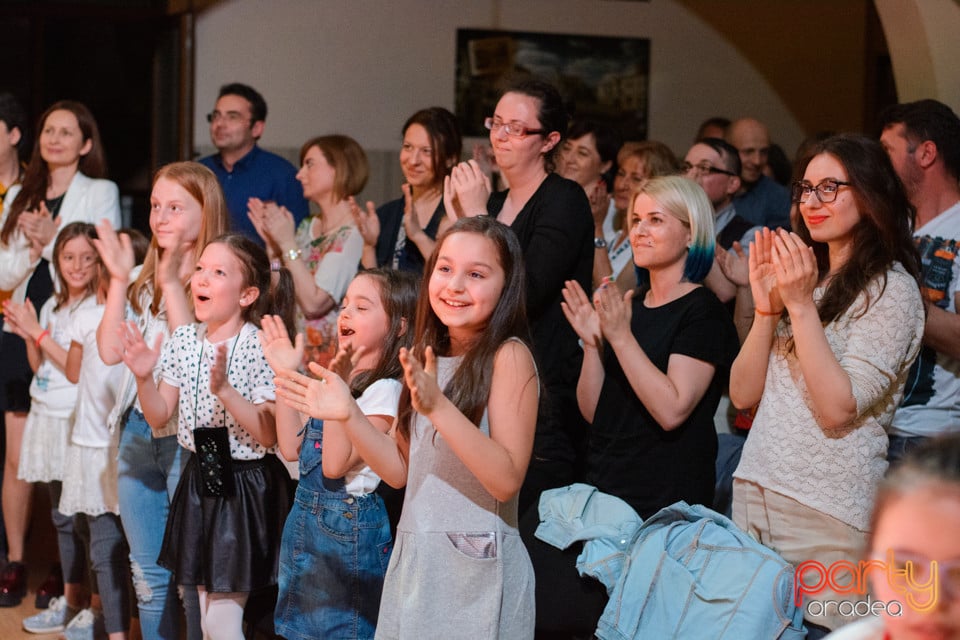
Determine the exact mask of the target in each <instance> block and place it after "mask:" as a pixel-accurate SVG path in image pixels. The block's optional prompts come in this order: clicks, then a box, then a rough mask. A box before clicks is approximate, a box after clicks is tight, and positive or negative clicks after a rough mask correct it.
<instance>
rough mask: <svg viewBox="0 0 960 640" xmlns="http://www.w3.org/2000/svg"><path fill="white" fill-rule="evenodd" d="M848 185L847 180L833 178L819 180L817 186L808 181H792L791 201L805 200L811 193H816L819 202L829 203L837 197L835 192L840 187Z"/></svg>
mask: <svg viewBox="0 0 960 640" xmlns="http://www.w3.org/2000/svg"><path fill="white" fill-rule="evenodd" d="M849 186H850V183H849V182H844V181H843V180H834V179H833V178H827V179H826V180H821V181H820V184H818V185H817V186H813V185H812V184H810V183H809V182H794V183H793V201H794V202H801V203H802V202H806V201H807V200H809V199H810V194H811V193H816V194H817V199H818V200H820V202H821V203H823V204H830V203H831V202H833V201H834V200H836V199H837V192H838V191H840V187H849Z"/></svg>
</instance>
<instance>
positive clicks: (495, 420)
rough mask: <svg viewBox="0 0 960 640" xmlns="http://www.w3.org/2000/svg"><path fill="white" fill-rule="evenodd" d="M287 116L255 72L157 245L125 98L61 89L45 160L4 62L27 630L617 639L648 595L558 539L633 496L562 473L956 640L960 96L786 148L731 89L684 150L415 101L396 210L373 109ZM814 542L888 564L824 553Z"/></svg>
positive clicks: (8, 387)
mask: <svg viewBox="0 0 960 640" xmlns="http://www.w3.org/2000/svg"><path fill="white" fill-rule="evenodd" d="M266 118H267V105H266V102H265V100H264V99H263V97H262V96H261V95H260V94H259V93H258V92H257V91H256V90H254V89H253V88H251V87H249V86H246V85H243V84H238V83H233V84H227V85H224V86H223V87H222V88H221V90H220V94H219V96H218V98H217V100H216V104H215V106H214V108H213V111H211V113H210V114H209V115H208V121H209V123H210V136H211V140H212V141H213V144H214V146H215V147H216V149H217V152H216V153H215V154H213V155H211V156H209V157H205V158H201V159H200V160H199V162H176V163H172V164H169V165H166V166H163V167H161V168H160V169H159V170H158V171H157V172H156V174H155V175H154V178H153V183H152V191H151V195H150V217H149V225H150V229H149V231H150V236H149V238H147V237H146V236H144V235H143V234H141V233H140V232H139V231H137V230H135V229H127V228H121V227H120V208H119V193H118V189H117V186H116V185H115V184H114V183H112V182H110V181H109V180H108V179H107V178H108V173H107V167H106V162H105V155H104V150H103V148H102V145H101V142H100V136H99V133H98V128H97V123H96V122H95V120H94V118H93V115H92V114H91V113H90V111H89V109H87V108H86V107H85V106H84V105H83V104H81V103H78V102H74V101H69V100H67V101H60V102H57V103H55V104H53V105H51V106H50V107H49V108H48V109H47V110H46V111H45V112H44V113H43V114H42V115H41V116H40V118H38V120H37V126H36V129H35V136H34V138H35V141H34V143H33V145H32V150H31V151H30V152H29V153H26V151H27V150H26V149H25V148H23V147H24V146H25V145H24V142H25V140H26V138H27V134H28V132H29V130H30V127H29V125H28V122H27V118H26V116H25V114H24V112H23V110H22V108H21V107H20V106H19V105H18V104H17V102H16V100H15V99H14V98H13V97H12V96H10V95H9V94H0V195H2V196H3V199H2V210H0V290H2V297H3V307H2V311H3V319H4V326H3V334H2V342H0V361H2V362H3V367H2V368H0V382H2V385H0V401H2V410H3V418H4V437H5V444H6V455H5V459H4V472H3V484H2V513H3V524H4V528H5V531H6V539H7V551H6V554H7V562H6V564H5V566H4V567H3V569H2V572H0V606H6V607H10V606H16V605H18V604H19V603H20V602H21V600H22V599H23V598H24V597H25V595H26V593H27V585H26V576H27V572H26V567H25V565H24V560H25V558H24V546H25V541H26V536H27V525H28V522H29V517H30V516H29V512H30V505H31V496H32V492H33V486H32V483H41V484H43V485H44V486H45V488H46V490H47V491H48V492H49V495H50V502H51V520H52V524H53V526H54V528H55V531H56V541H57V551H58V554H59V562H58V564H56V565H55V566H54V567H53V568H52V569H51V575H50V577H49V578H48V579H47V580H46V581H45V582H44V584H43V585H41V587H40V589H39V590H38V595H37V603H36V604H37V606H38V608H41V611H40V612H39V613H37V614H35V615H32V616H29V617H28V618H26V619H25V620H24V621H23V627H24V629H26V630H27V631H29V632H33V633H53V632H63V634H64V635H65V637H66V638H68V639H69V640H74V639H81V638H84V639H85V638H105V637H109V638H111V639H112V640H120V639H122V638H127V637H134V636H136V637H143V638H148V639H154V638H158V639H167V638H180V637H186V638H188V639H190V640H199V639H201V638H212V639H218V638H231V639H235V638H241V637H244V633H245V632H244V628H245V625H247V626H258V625H259V626H260V627H261V628H262V630H263V632H264V633H273V634H276V635H277V636H278V637H282V638H287V639H289V640H294V639H302V638H372V637H377V638H381V639H388V638H509V639H514V638H517V639H519V638H534V637H537V638H544V639H549V638H586V637H592V636H593V634H595V633H596V634H597V635H598V636H600V637H608V636H605V635H604V632H603V631H602V629H604V628H605V627H604V626H603V624H601V625H600V628H599V629H598V621H601V620H607V619H608V616H609V611H610V608H611V607H612V606H619V603H620V602H622V601H623V600H630V599H632V600H633V601H634V602H639V601H641V600H642V599H643V598H644V593H643V592H642V591H643V589H644V588H646V587H645V586H644V585H640V586H637V585H636V584H632V585H630V586H628V587H627V586H623V585H618V587H617V588H616V589H615V591H616V593H617V596H616V599H613V598H611V592H612V590H611V589H610V588H609V585H607V586H605V584H604V583H603V582H602V581H601V580H598V579H596V577H595V576H592V575H588V573H587V572H585V571H583V568H582V565H583V562H584V558H583V556H584V555H585V554H586V553H587V552H586V551H583V553H582V554H581V550H582V549H583V548H584V547H583V541H584V540H586V539H587V537H579V538H577V541H575V542H573V543H572V544H571V545H570V546H567V547H566V548H564V549H559V548H556V547H555V546H553V545H551V544H550V543H549V542H548V541H547V537H548V536H545V535H544V534H543V528H544V519H545V517H546V514H547V512H549V511H550V510H551V509H556V508H557V506H556V505H557V504H558V502H557V501H556V500H557V496H559V495H561V494H559V493H558V492H564V491H570V490H571V488H576V487H580V486H589V487H590V488H591V491H596V492H598V493H599V494H600V495H603V496H605V498H606V499H608V500H609V501H608V502H605V503H603V504H604V505H606V506H605V507H604V508H603V509H600V508H596V509H593V508H591V509H590V513H589V517H588V516H587V507H586V506H585V505H584V504H583V503H578V504H579V506H577V505H576V504H572V503H571V501H570V500H567V501H566V502H563V504H564V505H566V506H565V507H564V508H565V509H572V510H573V512H570V513H567V514H566V515H567V516H568V517H570V518H575V519H577V521H578V522H579V525H578V526H585V524H584V523H585V522H586V521H587V520H588V519H589V521H590V523H591V527H599V528H603V527H607V529H606V530H608V531H609V530H611V529H613V530H616V529H617V526H619V525H622V523H623V522H628V521H629V522H641V521H650V522H653V521H656V520H657V517H658V514H660V513H663V512H664V510H665V509H667V508H670V509H678V508H679V509H683V508H686V507H687V506H688V505H691V506H693V507H694V508H695V509H706V508H712V509H715V510H716V511H717V512H719V513H713V512H710V513H711V516H710V517H711V518H714V517H715V518H716V519H717V520H716V521H721V522H725V523H726V525H724V526H729V527H730V528H731V529H737V530H738V531H740V532H745V535H744V536H743V537H742V539H743V540H750V539H752V540H753V541H755V542H756V543H757V544H758V546H759V545H761V544H762V545H764V547H766V550H768V551H770V552H774V553H775V554H776V556H777V557H779V558H780V559H782V561H783V562H784V564H785V566H790V565H792V566H793V567H795V568H796V579H795V581H794V582H793V586H794V591H795V592H796V598H797V599H796V604H797V606H798V608H799V610H800V611H801V613H800V614H799V616H800V617H802V618H803V620H802V621H801V620H800V618H799V617H798V618H797V620H790V619H789V616H786V617H785V615H784V614H783V612H782V611H779V610H778V609H777V608H776V602H775V600H776V598H774V601H771V602H770V603H766V602H764V603H761V604H760V605H759V606H760V607H761V608H764V607H765V608H766V609H769V611H768V614H769V615H767V616H761V617H762V618H763V620H758V622H757V624H758V625H759V624H764V625H769V624H772V627H770V626H765V627H763V628H765V629H770V628H774V629H775V632H774V635H773V636H772V637H803V636H802V634H803V633H804V632H806V633H807V634H808V635H807V637H810V638H817V637H823V636H825V635H827V634H828V633H830V632H835V633H836V637H838V638H840V637H842V638H848V639H853V638H877V639H880V638H891V639H893V640H903V639H909V638H920V637H938V638H960V582H958V576H957V563H958V562H960V543H958V539H960V538H958V537H957V536H956V535H955V532H956V530H957V527H960V489H958V486H960V485H958V482H960V480H958V479H960V435H958V433H960V339H958V336H960V316H958V315H957V304H958V293H957V290H958V279H960V258H958V256H957V253H958V247H957V243H958V242H960V183H958V180H960V118H958V117H957V115H956V114H955V113H954V112H953V111H952V110H951V109H950V108H949V107H947V106H946V105H943V104H942V103H939V102H937V101H934V100H922V101H919V102H913V103H906V104H901V105H895V106H893V107H890V108H888V109H887V110H886V111H884V113H883V116H882V122H881V129H880V132H879V134H880V135H879V137H868V136H864V135H860V134H850V133H837V134H834V133H823V134H818V135H816V136H812V137H811V138H810V139H809V140H807V141H805V142H804V143H803V144H802V145H801V147H800V148H799V149H798V150H797V153H796V156H795V158H794V160H793V162H790V161H786V160H784V161H783V162H776V161H775V160H774V158H776V157H777V156H775V155H772V154H771V148H772V145H771V141H770V134H769V132H768V131H767V128H766V127H765V126H764V124H763V123H761V122H759V121H758V120H756V119H754V118H750V117H743V118H740V119H737V120H733V121H730V120H727V119H725V118H720V117H714V118H710V119H708V120H706V121H705V122H704V124H703V126H702V127H701V129H700V131H698V132H697V134H696V136H695V137H694V141H693V143H692V144H691V146H690V148H689V149H688V150H686V153H685V154H683V155H679V154H676V153H675V152H674V150H672V149H670V148H669V147H668V146H667V145H665V144H663V143H660V142H656V141H642V142H625V141H623V140H622V137H621V135H620V133H619V132H617V131H616V129H615V128H613V127H611V126H610V125H609V124H607V123H604V122H600V121H596V120H590V119H582V118H572V117H571V114H570V113H569V110H568V108H567V104H566V103H565V102H564V100H563V99H562V97H561V95H560V93H559V92H558V91H557V89H556V88H555V87H553V86H552V85H550V84H548V83H544V82H541V81H537V80H525V81H523V82H520V83H518V84H515V85H513V86H511V87H510V88H508V89H507V90H506V91H504V93H503V94H502V95H501V96H500V98H499V100H498V102H497V104H496V107H495V109H494V111H493V113H492V114H490V116H489V117H488V118H487V119H486V121H485V126H486V128H487V129H488V130H489V132H490V136H489V149H483V148H479V149H476V150H474V152H473V154H472V157H471V158H469V159H467V160H466V161H463V159H462V156H463V155H464V152H463V148H462V140H461V135H460V131H459V126H458V124H457V120H456V117H455V116H454V115H453V114H452V113H450V112H449V111H448V110H446V109H444V108H441V107H428V108H424V109H422V110H420V111H417V112H416V113H414V114H412V115H411V116H410V117H409V118H408V119H407V120H406V121H405V122H404V123H403V126H402V127H401V128H400V134H401V136H402V143H401V147H400V151H399V160H400V166H401V169H402V172H403V177H404V183H403V184H402V185H401V189H400V191H401V194H402V195H401V197H399V198H397V199H396V200H393V201H390V202H388V203H386V204H383V205H382V206H380V207H377V206H376V205H375V204H374V203H373V202H366V203H362V202H357V200H356V198H357V196H358V195H359V194H360V193H361V192H362V190H363V189H364V186H365V185H366V183H367V180H368V177H369V166H368V162H367V157H366V154H365V152H364V150H363V148H362V147H361V145H360V144H358V143H357V141H356V140H354V139H353V138H351V137H350V136H348V135H344V134H327V135H320V136H316V137H312V138H310V139H308V140H307V141H306V142H305V143H304V144H303V146H302V148H301V150H300V158H299V159H300V168H299V170H297V169H296V168H295V167H293V166H292V165H290V163H288V162H287V161H286V160H284V159H282V158H280V157H279V156H277V155H275V154H272V153H270V152H268V151H266V150H264V149H261V148H260V146H259V145H258V139H259V138H260V136H261V135H262V134H263V131H264V128H265V126H266ZM780 157H781V158H785V154H782V153H781V154H780ZM783 165H785V166H783ZM494 173H495V174H496V181H495V182H496V183H497V184H500V185H505V186H506V189H504V190H500V191H494V190H493V189H492V188H491V185H492V184H494V181H493V180H492V179H491V178H492V176H493V174H494ZM724 396H726V397H728V398H729V403H726V404H732V406H733V407H734V409H733V410H731V412H730V416H729V418H728V416H727V412H726V411H725V410H724V409H723V408H722V407H724V406H726V404H725V403H724V402H722V399H723V398H724ZM718 421H719V422H721V423H724V424H727V427H726V428H721V429H720V431H721V432H722V433H721V434H720V435H719V436H718V428H717V423H718ZM727 431H729V433H727ZM878 490H879V494H878ZM569 495H573V494H569ZM569 495H568V497H569ZM591 495H592V494H591ZM878 496H879V497H878ZM574 502H575V501H574ZM875 502H876V507H875V506H874V505H875ZM578 509H579V510H578ZM581 511H582V512H581ZM694 513H696V514H702V513H703V512H702V511H695V512H694ZM722 513H727V514H728V515H730V516H731V518H732V522H731V521H729V520H726V519H725V518H724V517H723V516H722V515H720V514H722ZM625 514H626V518H625ZM893 514H896V515H893ZM620 530H621V531H622V529H620ZM950 531H953V533H954V535H952V536H951V535H949V534H948V533H945V532H950ZM746 534H748V535H746ZM619 544H620V545H621V547H622V546H623V545H628V540H626V539H624V540H622V541H620V543H619ZM744 544H746V543H744ZM761 548H763V547H761ZM623 552H624V548H619V549H618V550H617V551H616V553H623ZM611 553H613V552H611ZM616 553H614V554H613V556H611V557H614V556H616ZM895 557H896V558H898V559H899V560H898V561H897V562H899V563H900V564H896V565H895V566H896V567H903V563H904V562H906V563H907V565H909V566H908V569H907V570H908V571H909V572H910V573H909V574H908V577H909V578H910V579H917V580H922V579H925V580H926V581H927V582H926V584H928V583H930V582H931V581H932V582H933V583H934V586H935V589H934V591H933V596H932V599H931V598H928V600H926V601H919V602H918V601H917V600H916V599H913V600H911V599H910V598H911V597H912V595H908V596H907V598H906V599H904V597H903V594H904V591H903V590H902V589H901V587H903V585H902V583H898V582H895V581H892V579H888V578H887V574H886V573H884V572H882V571H878V572H875V573H874V574H873V575H872V576H871V577H872V578H873V580H872V589H873V593H874V594H875V595H876V597H878V598H882V599H883V602H885V603H887V604H889V603H891V602H897V601H899V602H901V603H904V602H909V603H910V606H907V604H903V606H901V607H900V613H899V614H898V615H893V614H891V613H890V611H891V610H892V607H889V606H888V607H887V610H886V613H885V614H884V615H878V614H876V613H873V614H871V615H868V616H866V617H865V616H863V615H860V614H857V615H854V614H853V613H849V612H847V609H846V608H844V607H843V606H839V605H838V604H837V603H841V602H850V603H851V607H850V608H851V611H852V610H853V604H852V603H853V602H854V601H856V600H857V596H856V595H851V594H859V596H863V594H864V593H865V591H856V588H858V587H859V582H858V581H856V580H855V579H856V575H854V573H851V571H854V569H855V567H856V566H858V565H857V563H858V562H860V561H861V559H864V560H865V562H868V563H870V562H876V563H884V562H886V563H890V564H891V565H893V564H894V563H895ZM605 562H613V560H610V559H607V560H605ZM811 563H813V564H815V565H816V566H819V567H828V568H830V567H833V568H835V567H841V568H842V567H851V568H852V569H851V570H850V571H847V573H846V574H843V572H842V571H841V572H839V574H838V573H837V571H835V570H833V569H830V571H829V572H828V575H829V577H830V580H827V581H826V582H825V583H824V584H812V583H811V582H810V581H809V580H808V579H807V578H808V577H809V576H810V574H809V573H807V572H806V570H805V567H810V566H813V564H811ZM861 566H862V565H861ZM890 570H891V572H892V571H893V568H891V569H890ZM840 574H843V575H845V576H846V578H847V580H846V581H844V580H842V579H840V580H839V581H838V580H836V579H835V578H836V576H837V575H840ZM890 575H893V573H890ZM709 586H710V585H709V584H708V585H706V589H707V590H708V591H709ZM936 587H939V588H936ZM744 591H746V586H744ZM793 595H794V594H792V593H791V594H788V597H787V599H786V600H787V601H790V600H792V597H793ZM801 596H802V597H801ZM707 599H708V600H709V598H707ZM264 602H266V603H267V604H266V609H267V610H269V611H270V614H268V615H266V616H263V615H256V614H255V613H254V611H256V610H259V611H263V610H264V604H263V603H264ZM829 602H833V603H834V604H833V606H832V607H830V606H824V603H829ZM687 606H688V605H687V604H686V603H684V602H679V601H678V602H677V603H676V607H677V609H678V610H679V609H684V608H686V607H687ZM698 611H699V612H700V615H704V616H706V617H705V618H704V619H703V622H702V624H703V625H706V629H709V628H711V625H713V624H714V623H715V621H711V619H710V611H711V609H710V608H709V607H702V608H700V609H699V610H698ZM873 611H874V612H875V611H876V609H875V608H874V610H873ZM640 615H653V616H656V614H643V613H641V614H640ZM718 615H719V614H718ZM264 618H265V620H266V623H264V620H263V619H264ZM656 619H658V620H659V619H660V618H656ZM718 619H719V618H718ZM132 621H136V622H135V624H132ZM771 621H772V623H771ZM851 623H852V624H851ZM643 628H644V629H646V630H647V631H646V632H647V633H649V625H646V626H643ZM757 628H758V629H759V628H760V627H757ZM657 631H658V633H660V634H661V637H673V634H674V633H675V630H674V629H670V628H666V627H664V628H662V629H657ZM618 633H621V635H617V636H616V637H623V636H622V632H618ZM791 633H795V634H799V635H789V634H791ZM137 634H139V635H138V636H137ZM924 634H927V635H924ZM630 637H641V636H640V635H635V636H630ZM699 637H711V635H710V632H709V631H706V630H704V633H703V635H701V636H699ZM758 637H759V636H758Z"/></svg>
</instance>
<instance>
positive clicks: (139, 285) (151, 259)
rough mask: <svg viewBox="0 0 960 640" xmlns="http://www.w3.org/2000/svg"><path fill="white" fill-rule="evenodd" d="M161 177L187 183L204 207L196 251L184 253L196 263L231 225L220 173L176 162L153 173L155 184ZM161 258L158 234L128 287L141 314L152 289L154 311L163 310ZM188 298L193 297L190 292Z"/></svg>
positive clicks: (129, 294) (194, 249)
mask: <svg viewBox="0 0 960 640" xmlns="http://www.w3.org/2000/svg"><path fill="white" fill-rule="evenodd" d="M160 178H164V179H166V180H170V181H172V182H176V183H177V184H178V185H180V186H181V187H183V189H184V190H185V191H186V192H187V193H189V194H190V195H191V196H192V197H193V198H194V199H195V200H196V201H197V202H199V203H200V207H201V208H202V210H203V216H202V217H201V218H200V231H199V233H198V234H197V241H196V243H195V244H194V246H193V255H190V256H184V259H185V260H190V261H192V262H194V263H195V262H196V261H197V260H198V259H199V258H200V254H201V253H203V248H204V247H205V246H207V243H208V242H210V241H211V240H212V239H213V238H216V237H217V236H219V235H222V234H223V233H224V232H225V231H226V230H227V229H228V228H229V227H230V214H229V212H228V211H227V203H226V201H225V200H224V197H223V189H221V188H220V183H219V182H218V181H217V176H215V175H214V173H213V172H212V171H210V169H208V168H206V167H205V166H203V165H202V164H199V163H197V162H172V163H170V164H168V165H165V166H163V167H160V169H159V170H157V173H156V174H155V175H154V176H153V184H154V185H156V184H157V181H158V180H160ZM159 261H160V247H159V245H157V238H156V237H155V236H154V237H153V238H151V239H150V248H149V250H148V251H147V257H146V258H145V259H144V261H143V268H142V269H141V270H140V275H139V276H137V279H136V280H135V281H134V283H133V284H132V285H131V286H130V288H129V289H128V290H127V300H128V301H129V302H130V306H131V307H133V310H134V311H135V312H136V313H138V314H140V313H143V311H144V310H143V307H142V305H141V300H142V298H143V297H144V294H145V293H146V292H149V295H150V296H151V301H150V313H152V314H153V315H157V313H159V312H160V298H161V294H162V292H161V291H160V287H159V286H157V283H156V282H154V280H155V278H156V275H157V264H158V263H159ZM187 298H188V300H189V296H188V297H187Z"/></svg>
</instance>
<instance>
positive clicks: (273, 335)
mask: <svg viewBox="0 0 960 640" xmlns="http://www.w3.org/2000/svg"><path fill="white" fill-rule="evenodd" d="M258 336H259V337H260V345H261V346H262V347H263V355H264V357H265V358H266V359H267V364H269V365H270V368H271V369H273V371H274V373H277V372H279V371H282V370H284V369H292V370H294V371H296V370H297V368H298V367H299V366H300V363H301V362H303V334H302V333H298V334H297V337H296V340H295V341H294V342H290V336H289V335H288V334H287V327H286V325H284V324H283V320H281V319H280V316H270V315H266V316H263V318H261V320H260V331H259V332H258Z"/></svg>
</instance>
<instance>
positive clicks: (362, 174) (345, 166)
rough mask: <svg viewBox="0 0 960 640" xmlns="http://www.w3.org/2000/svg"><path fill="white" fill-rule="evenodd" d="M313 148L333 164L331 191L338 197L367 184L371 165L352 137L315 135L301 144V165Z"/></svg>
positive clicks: (359, 190)
mask: <svg viewBox="0 0 960 640" xmlns="http://www.w3.org/2000/svg"><path fill="white" fill-rule="evenodd" d="M313 147H316V148H317V149H319V150H320V153H322V154H323V157H324V158H326V160H327V163H328V164H329V165H330V166H331V167H333V171H334V177H333V191H334V195H335V196H336V197H337V198H338V199H339V200H345V199H346V198H348V197H350V196H355V195H357V194H358V193H360V192H361V191H363V188H364V187H365V186H367V178H369V176H370V165H369V163H368V162H367V154H366V153H365V152H364V151H363V147H361V146H360V144H359V143H358V142H357V141H356V140H354V139H353V138H351V137H350V136H344V135H340V134H332V135H328V136H317V137H316V138H311V139H310V140H307V141H306V142H304V143H303V146H302V147H300V164H301V165H303V159H304V158H306V157H307V153H308V152H309V151H310V149H311V148H313Z"/></svg>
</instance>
